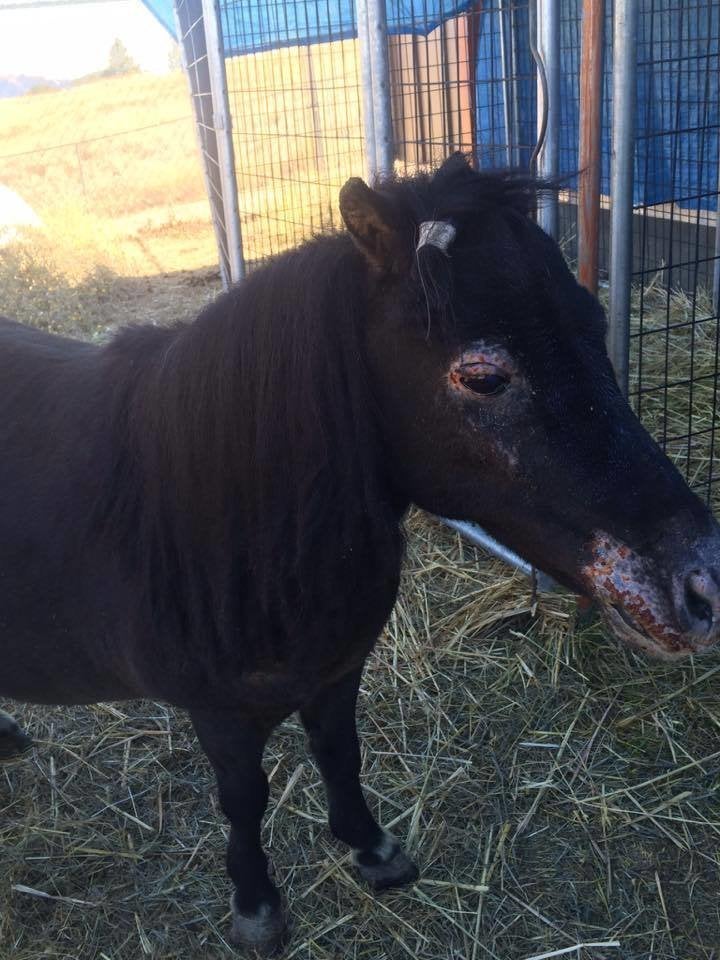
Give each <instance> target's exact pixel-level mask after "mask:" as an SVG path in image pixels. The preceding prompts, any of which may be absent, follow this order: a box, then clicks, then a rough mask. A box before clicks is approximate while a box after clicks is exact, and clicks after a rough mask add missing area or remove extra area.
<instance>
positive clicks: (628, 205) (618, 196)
mask: <svg viewBox="0 0 720 960" xmlns="http://www.w3.org/2000/svg"><path fill="white" fill-rule="evenodd" d="M637 29H638V0H615V11H614V28H613V61H614V62H613V92H612V98H613V121H612V167H611V187H610V192H611V196H612V207H611V210H610V299H609V311H608V313H609V330H608V353H609V355H610V359H611V361H612V364H613V366H614V368H615V376H616V377H617V381H618V384H619V385H620V389H621V390H622V391H623V393H624V394H625V395H626V396H627V393H628V386H629V368H630V360H629V353H630V285H631V280H632V246H633V244H632V228H633V224H632V218H633V163H634V158H635V100H636V79H635V77H636V59H635V58H636V49H637Z"/></svg>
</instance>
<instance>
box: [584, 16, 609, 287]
mask: <svg viewBox="0 0 720 960" xmlns="http://www.w3.org/2000/svg"><path fill="white" fill-rule="evenodd" d="M604 50H605V0H583V17H582V52H581V56H580V144H579V165H580V182H579V184H578V279H579V281H580V283H581V284H582V285H583V286H584V287H587V289H588V290H589V291H590V292H591V293H594V294H596V293H597V291H598V270H599V263H600V170H601V166H600V164H601V149H602V86H603V56H604Z"/></svg>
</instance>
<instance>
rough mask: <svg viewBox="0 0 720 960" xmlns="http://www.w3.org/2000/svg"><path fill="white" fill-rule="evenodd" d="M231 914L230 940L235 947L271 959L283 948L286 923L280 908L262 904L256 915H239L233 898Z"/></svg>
mask: <svg viewBox="0 0 720 960" xmlns="http://www.w3.org/2000/svg"><path fill="white" fill-rule="evenodd" d="M232 914H233V924H232V930H231V932H230V939H231V940H232V942H233V943H234V944H235V946H236V947H241V948H243V949H244V950H247V951H249V952H250V954H251V955H252V952H253V951H254V952H255V955H258V956H261V957H271V956H273V955H274V954H276V953H277V952H278V951H279V950H280V949H281V948H282V947H283V945H284V943H285V935H286V932H287V923H286V920H285V913H284V911H283V909H282V907H272V906H271V905H270V904H269V903H263V904H261V905H260V907H259V909H258V911H257V913H253V914H248V913H240V911H239V910H238V909H237V908H236V907H235V901H234V898H233V902H232Z"/></svg>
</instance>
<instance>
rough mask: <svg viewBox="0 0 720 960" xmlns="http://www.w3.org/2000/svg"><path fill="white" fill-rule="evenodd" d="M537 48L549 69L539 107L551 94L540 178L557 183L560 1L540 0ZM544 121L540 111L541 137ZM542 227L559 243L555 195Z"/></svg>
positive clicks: (546, 203)
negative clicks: (553, 180)
mask: <svg viewBox="0 0 720 960" xmlns="http://www.w3.org/2000/svg"><path fill="white" fill-rule="evenodd" d="M536 28H537V46H538V51H539V54H540V59H541V61H542V64H543V66H544V69H545V84H543V83H542V82H541V78H538V105H539V104H540V103H541V100H542V98H543V96H544V95H545V88H546V90H547V102H546V103H545V104H544V110H545V111H546V118H547V123H546V129H545V137H544V142H543V144H542V147H541V149H540V152H539V155H538V158H537V172H538V174H539V176H541V177H544V178H547V179H551V180H552V179H555V178H557V176H558V173H559V171H560V3H559V0H537V14H536ZM541 123H542V118H541V116H540V110H539V109H538V134H539V133H540V125H541ZM538 223H539V224H540V226H541V227H542V228H543V230H544V231H545V232H546V233H548V234H550V236H551V237H554V238H555V239H557V238H558V234H559V216H558V200H557V196H556V195H555V193H554V192H553V193H552V194H551V195H550V196H548V197H545V198H544V200H543V203H542V204H541V205H540V207H539V209H538Z"/></svg>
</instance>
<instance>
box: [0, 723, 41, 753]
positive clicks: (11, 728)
mask: <svg viewBox="0 0 720 960" xmlns="http://www.w3.org/2000/svg"><path fill="white" fill-rule="evenodd" d="M32 748H33V742H32V740H31V739H30V737H29V736H28V735H27V734H26V733H23V731H22V730H21V729H20V727H19V726H18V725H17V724H16V723H15V721H14V720H7V721H6V720H5V718H4V717H3V723H2V729H0V763H9V762H10V761H11V760H17V759H19V758H20V757H22V756H24V755H25V754H26V753H29V752H30V751H31V750H32Z"/></svg>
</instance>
